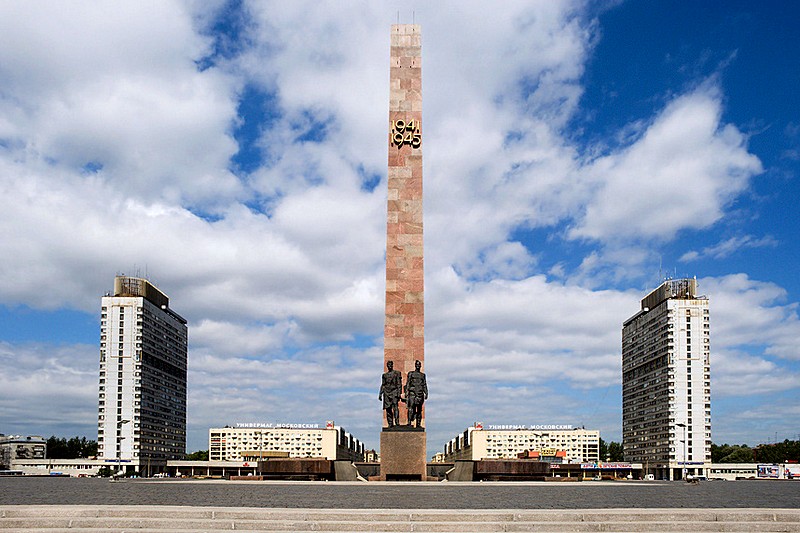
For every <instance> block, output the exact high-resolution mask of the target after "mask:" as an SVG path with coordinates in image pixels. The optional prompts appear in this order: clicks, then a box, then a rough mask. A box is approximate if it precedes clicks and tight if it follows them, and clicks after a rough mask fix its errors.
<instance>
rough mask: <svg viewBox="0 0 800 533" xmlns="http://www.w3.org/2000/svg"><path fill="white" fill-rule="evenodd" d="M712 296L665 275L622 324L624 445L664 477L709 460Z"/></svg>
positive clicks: (697, 470) (691, 471) (632, 457)
mask: <svg viewBox="0 0 800 533" xmlns="http://www.w3.org/2000/svg"><path fill="white" fill-rule="evenodd" d="M709 354H710V323H709V309H708V299H707V298H706V297H705V296H698V295H697V280H695V279H678V280H668V281H666V282H664V283H663V284H662V285H661V286H660V287H658V288H657V289H656V290H654V291H652V292H651V293H650V294H648V295H647V296H645V298H644V299H643V300H642V301H641V310H640V311H639V312H638V313H636V314H635V315H633V316H632V317H631V318H629V319H628V320H626V321H625V323H624V324H623V326H622V447H623V453H624V456H625V460H626V461H631V462H637V463H642V464H643V465H644V468H645V471H646V473H653V474H654V475H655V476H656V477H657V478H659V479H681V478H682V477H683V472H682V470H683V469H684V468H686V469H687V472H686V473H687V474H688V475H704V474H705V473H706V471H707V469H708V467H709V465H710V464H711V378H710V374H709Z"/></svg>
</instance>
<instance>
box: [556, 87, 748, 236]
mask: <svg viewBox="0 0 800 533" xmlns="http://www.w3.org/2000/svg"><path fill="white" fill-rule="evenodd" d="M721 111H722V104H721V101H720V95H719V94H718V92H717V90H716V89H715V88H714V87H711V88H709V87H706V86H701V87H700V88H699V89H697V90H695V91H693V92H690V93H688V94H685V95H681V96H679V97H677V98H675V99H674V100H673V101H672V102H670V103H669V104H668V105H667V106H666V108H665V109H664V110H663V111H662V112H661V113H660V115H659V116H658V117H656V118H655V120H654V121H653V122H652V124H650V125H649V126H648V127H647V128H646V129H645V130H644V131H643V132H642V135H641V137H640V138H639V139H637V140H636V142H634V143H633V144H632V145H631V146H630V147H627V148H626V149H623V150H622V151H620V152H619V153H614V154H611V155H608V156H604V157H601V158H599V159H597V160H596V161H594V162H592V163H591V165H589V166H588V167H587V168H586V176H587V178H588V179H589V180H590V181H592V182H593V183H594V186H592V187H590V188H589V189H588V192H591V198H589V199H588V200H587V202H586V206H585V210H584V213H583V215H582V216H580V217H579V218H578V220H577V222H576V224H575V225H574V226H573V227H572V228H571V229H570V231H569V237H570V238H573V239H580V238H583V239H595V240H599V241H603V242H607V241H611V242H614V241H619V240H623V241H624V240H629V239H636V238H644V239H658V240H670V239H672V238H673V237H674V235H675V234H676V233H677V232H678V231H679V230H681V229H688V228H694V229H701V228H705V227H708V226H709V225H711V224H713V223H714V222H716V221H718V220H719V219H720V218H721V217H722V216H723V213H724V209H725V208H726V207H727V206H728V205H729V204H730V202H731V201H732V200H733V199H734V198H735V197H736V196H737V195H738V194H740V193H742V192H743V191H744V190H745V188H746V187H747V185H748V183H749V179H750V178H751V177H752V176H753V175H755V174H758V173H760V172H761V171H762V166H761V163H760V161H759V160H758V158H757V157H756V156H754V155H752V154H750V153H748V151H747V146H746V141H747V139H746V137H745V136H744V135H743V134H742V133H741V132H740V131H739V130H738V129H737V128H736V127H735V126H733V125H731V124H722V123H721V121H720V115H721Z"/></svg>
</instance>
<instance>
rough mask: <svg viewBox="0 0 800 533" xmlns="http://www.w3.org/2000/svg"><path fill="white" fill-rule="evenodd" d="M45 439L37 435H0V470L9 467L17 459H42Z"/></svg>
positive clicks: (45, 452) (45, 446)
mask: <svg viewBox="0 0 800 533" xmlns="http://www.w3.org/2000/svg"><path fill="white" fill-rule="evenodd" d="M45 457H47V441H46V440H44V439H43V438H42V437H40V436H38V435H30V436H26V437H23V436H22V435H0V470H4V469H8V468H10V467H11V463H12V461H15V460H17V459H44V458H45Z"/></svg>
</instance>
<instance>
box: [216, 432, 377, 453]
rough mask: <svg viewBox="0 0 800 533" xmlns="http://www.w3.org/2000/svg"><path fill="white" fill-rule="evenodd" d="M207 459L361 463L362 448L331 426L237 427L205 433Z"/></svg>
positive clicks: (344, 433) (348, 436) (356, 441)
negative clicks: (280, 459) (322, 460)
mask: <svg viewBox="0 0 800 533" xmlns="http://www.w3.org/2000/svg"><path fill="white" fill-rule="evenodd" d="M208 457H209V459H210V460H212V461H243V460H249V461H254V460H259V459H266V458H270V457H291V458H321V459H329V460H349V461H363V460H364V444H363V443H362V442H361V441H359V440H358V439H357V438H355V437H354V436H353V435H351V434H350V433H348V432H347V431H345V429H344V428H342V427H338V426H334V425H333V424H332V423H328V424H325V425H324V426H322V425H320V424H261V423H240V424H236V426H235V427H231V426H225V427H223V428H211V429H209V430H208Z"/></svg>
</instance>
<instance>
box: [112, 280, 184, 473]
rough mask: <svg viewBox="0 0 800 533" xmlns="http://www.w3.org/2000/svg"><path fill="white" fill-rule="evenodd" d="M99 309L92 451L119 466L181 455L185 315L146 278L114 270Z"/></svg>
mask: <svg viewBox="0 0 800 533" xmlns="http://www.w3.org/2000/svg"><path fill="white" fill-rule="evenodd" d="M101 305H102V307H101V310H100V386H99V409H98V430H97V443H98V455H99V456H100V457H101V458H103V459H105V460H107V461H109V462H114V461H116V462H119V464H120V465H121V466H122V467H123V470H140V471H143V470H144V469H145V468H148V469H149V468H151V467H152V469H153V470H155V469H158V467H159V465H163V464H164V463H165V462H166V460H168V459H183V458H184V457H185V454H186V362H187V342H188V330H187V327H186V320H185V319H183V318H182V317H181V316H180V315H179V314H178V313H176V312H175V311H173V310H172V309H171V308H170V307H169V298H168V297H167V296H166V295H165V294H164V293H163V292H161V291H160V290H158V289H157V288H156V287H155V286H154V285H152V284H151V283H150V282H149V281H147V280H145V279H141V278H136V277H129V276H117V277H116V278H115V279H114V292H113V293H109V294H106V296H104V297H103V298H102V304H101Z"/></svg>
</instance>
